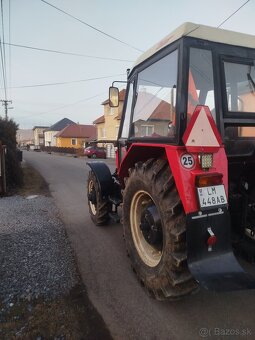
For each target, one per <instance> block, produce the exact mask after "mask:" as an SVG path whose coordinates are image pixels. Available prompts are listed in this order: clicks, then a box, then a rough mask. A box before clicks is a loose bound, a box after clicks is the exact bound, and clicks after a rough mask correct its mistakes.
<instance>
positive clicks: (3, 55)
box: [0, 0, 7, 100]
mask: <svg viewBox="0 0 255 340" xmlns="http://www.w3.org/2000/svg"><path fill="white" fill-rule="evenodd" d="M1 19H2V36H3V37H2V38H1V37H0V45H1V46H0V49H1V64H2V73H3V82H4V94H5V100H7V81H6V60H5V45H4V44H3V42H4V15H3V0H1ZM2 39H3V40H2Z"/></svg>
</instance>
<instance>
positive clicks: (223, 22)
mask: <svg viewBox="0 0 255 340" xmlns="http://www.w3.org/2000/svg"><path fill="white" fill-rule="evenodd" d="M249 1H250V0H247V1H246V2H245V3H243V4H242V5H241V6H240V7H239V8H238V9H237V10H235V11H234V12H233V13H232V14H230V16H228V17H227V18H226V19H225V20H224V21H222V23H220V24H219V25H218V26H217V28H220V27H221V26H222V25H223V24H225V22H226V21H228V20H229V19H230V18H232V17H233V16H234V15H235V14H236V13H237V12H239V11H240V9H241V8H243V7H244V6H245V5H246V4H247V3H248V2H249Z"/></svg>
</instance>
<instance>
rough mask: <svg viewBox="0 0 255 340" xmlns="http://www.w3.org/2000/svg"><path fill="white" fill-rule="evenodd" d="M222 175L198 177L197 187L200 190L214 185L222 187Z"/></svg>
mask: <svg viewBox="0 0 255 340" xmlns="http://www.w3.org/2000/svg"><path fill="white" fill-rule="evenodd" d="M222 177H223V175H222V174H218V173H216V174H208V175H199V176H196V183H195V184H196V186H197V187H198V188H201V187H209V186H213V185H220V184H222Z"/></svg>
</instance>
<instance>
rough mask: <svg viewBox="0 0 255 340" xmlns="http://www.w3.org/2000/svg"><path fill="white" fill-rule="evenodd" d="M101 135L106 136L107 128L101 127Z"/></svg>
mask: <svg viewBox="0 0 255 340" xmlns="http://www.w3.org/2000/svg"><path fill="white" fill-rule="evenodd" d="M100 136H101V138H105V137H106V133H105V128H100Z"/></svg>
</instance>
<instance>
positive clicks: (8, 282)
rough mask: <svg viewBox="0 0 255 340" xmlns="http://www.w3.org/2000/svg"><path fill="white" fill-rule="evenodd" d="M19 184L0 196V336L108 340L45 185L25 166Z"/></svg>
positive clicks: (107, 332) (108, 335) (2, 337)
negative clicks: (15, 189) (12, 193)
mask: <svg viewBox="0 0 255 340" xmlns="http://www.w3.org/2000/svg"><path fill="white" fill-rule="evenodd" d="M24 183H25V184H24V187H23V188H22V189H21V190H20V191H19V192H18V193H17V194H16V195H14V196H10V197H4V198H0V277H1V280H0V338H1V339H16V338H20V339H38V340H42V339H111V335H110V333H109V331H108V330H107V328H106V326H105V324H104V322H103V320H102V318H101V316H100V315H99V314H98V313H97V311H96V310H95V308H94V307H93V305H92V304H91V303H90V301H89V299H88V297H87V294H86V289H85V287H84V285H83V283H82V281H81V279H80V275H79V272H78V269H77V266H76V262H75V257H74V253H73V251H72V248H71V246H70V243H69V240H68V238H67V236H66V232H65V228H64V225H63V223H62V221H61V220H60V218H59V213H58V210H57V208H56V206H55V204H54V201H53V198H52V197H51V196H50V193H49V190H48V186H47V184H46V183H45V181H44V180H43V178H42V177H41V176H40V174H39V173H37V172H36V171H35V170H34V169H32V168H31V167H28V166H27V165H25V166H24Z"/></svg>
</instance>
